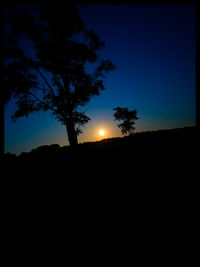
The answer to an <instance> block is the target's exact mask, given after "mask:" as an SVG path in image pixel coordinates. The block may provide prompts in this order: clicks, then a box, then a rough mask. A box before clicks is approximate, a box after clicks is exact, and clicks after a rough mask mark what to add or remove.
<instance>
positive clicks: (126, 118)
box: [113, 107, 138, 134]
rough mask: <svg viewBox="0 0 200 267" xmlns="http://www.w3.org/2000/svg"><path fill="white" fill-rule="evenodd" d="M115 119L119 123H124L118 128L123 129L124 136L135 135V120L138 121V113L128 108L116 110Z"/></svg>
mask: <svg viewBox="0 0 200 267" xmlns="http://www.w3.org/2000/svg"><path fill="white" fill-rule="evenodd" d="M113 110H115V113H114V118H115V120H117V121H122V123H120V124H118V127H119V128H120V129H121V132H122V134H127V133H129V134H133V133H134V130H135V127H134V125H135V120H137V119H138V117H137V111H136V109H134V110H128V108H120V107H117V108H114V109H113Z"/></svg>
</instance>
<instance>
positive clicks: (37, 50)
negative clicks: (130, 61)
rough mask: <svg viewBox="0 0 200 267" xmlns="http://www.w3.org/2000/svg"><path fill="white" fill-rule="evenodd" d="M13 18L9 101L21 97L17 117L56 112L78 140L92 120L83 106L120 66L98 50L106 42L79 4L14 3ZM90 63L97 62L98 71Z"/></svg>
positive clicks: (8, 49)
mask: <svg viewBox="0 0 200 267" xmlns="http://www.w3.org/2000/svg"><path fill="white" fill-rule="evenodd" d="M7 22H8V24H9V26H10V30H9V31H8V32H7V33H6V38H5V75H4V82H5V89H4V96H5V97H4V102H6V101H8V100H9V99H10V97H11V96H14V97H16V99H17V102H16V104H17V110H16V112H15V113H14V114H13V116H12V118H13V120H15V119H17V118H19V117H21V116H28V115H29V114H30V113H31V112H37V111H41V110H42V111H47V110H50V111H51V112H52V114H53V115H54V117H55V118H56V119H57V120H58V121H60V122H61V123H62V124H64V125H65V126H66V128H67V133H68V139H69V142H70V144H76V143H77V134H78V133H80V132H81V128H80V127H81V126H83V125H84V124H85V123H87V122H88V120H89V119H90V118H89V117H88V116H86V115H85V113H84V112H83V111H80V107H81V106H84V105H86V104H87V103H88V102H89V101H90V99H91V97H92V96H95V95H99V94H100V91H102V90H104V89H105V87H104V83H103V79H104V78H105V74H106V73H108V72H109V71H111V70H114V69H115V66H114V65H113V63H112V62H111V61H110V60H109V59H102V58H100V56H99V54H98V51H99V50H100V49H101V48H102V47H103V46H104V45H105V43H104V42H103V41H101V40H100V39H99V37H98V36H97V35H96V34H95V33H94V31H93V30H88V29H87V28H86V26H85V25H84V23H83V21H82V20H81V18H80V15H79V12H78V9H77V8H76V7H75V6H73V5H67V4H60V5H54V4H48V5H46V4H40V5H39V4H31V5H30V4H27V5H26V4H24V5H19V6H16V5H12V6H10V7H9V8H8V10H7ZM88 63H90V64H93V65H95V67H94V69H93V72H89V71H88V70H87V64H88Z"/></svg>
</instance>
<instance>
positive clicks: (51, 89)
mask: <svg viewBox="0 0 200 267" xmlns="http://www.w3.org/2000/svg"><path fill="white" fill-rule="evenodd" d="M35 70H36V71H37V72H38V73H39V74H40V76H41V77H42V79H43V80H44V81H45V83H46V85H47V86H48V87H49V89H50V91H51V93H52V95H53V96H55V93H54V91H53V88H52V87H51V86H50V84H49V83H48V81H47V79H46V78H45V77H44V75H43V74H42V72H41V71H40V70H39V69H38V68H36V67H35Z"/></svg>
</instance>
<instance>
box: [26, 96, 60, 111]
mask: <svg viewBox="0 0 200 267" xmlns="http://www.w3.org/2000/svg"><path fill="white" fill-rule="evenodd" d="M29 95H31V96H33V97H35V99H37V101H39V102H40V103H42V104H44V105H46V106H48V108H49V109H51V110H53V111H54V112H57V110H56V109H54V108H53V107H51V106H50V105H49V104H47V103H46V102H44V101H42V100H41V99H40V98H39V97H37V96H36V95H34V94H33V93H31V92H29Z"/></svg>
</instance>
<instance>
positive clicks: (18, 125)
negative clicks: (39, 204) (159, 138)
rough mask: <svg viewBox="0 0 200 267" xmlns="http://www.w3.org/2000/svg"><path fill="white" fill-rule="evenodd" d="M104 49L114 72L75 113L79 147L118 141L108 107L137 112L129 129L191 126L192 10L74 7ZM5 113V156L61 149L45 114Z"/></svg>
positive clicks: (63, 137)
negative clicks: (82, 122) (80, 114)
mask: <svg viewBox="0 0 200 267" xmlns="http://www.w3.org/2000/svg"><path fill="white" fill-rule="evenodd" d="M77 7H78V8H79V11H80V15H81V17H82V19H83V21H84V22H85V24H86V25H87V26H88V28H89V29H93V30H94V31H95V32H96V33H97V34H98V35H99V37H100V39H101V40H104V41H105V42H106V46H105V48H104V49H102V51H101V52H100V55H102V57H103V58H108V59H110V60H111V61H112V62H113V63H114V64H116V65H117V69H116V70H115V71H113V72H111V73H110V74H108V76H107V78H106V79H105V86H106V90H105V91H103V92H101V95H100V96H97V97H94V98H92V99H91V101H90V103H89V104H88V105H87V106H85V107H84V108H83V110H84V111H85V112H86V115H88V116H89V117H90V118H91V121H90V122H89V123H88V124H87V125H86V126H85V127H84V132H83V134H81V135H80V136H79V142H84V141H96V140H99V139H100V137H99V136H98V130H99V129H101V128H103V129H105V131H106V136H105V138H106V137H116V136H121V132H120V130H119V129H118V127H117V126H116V122H115V121H114V119H113V110H112V109H113V108H114V107H117V106H120V107H128V108H130V109H137V111H138V117H139V120H138V121H136V131H147V130H156V129H170V128H178V127H183V126H192V125H195V110H196V108H195V92H196V83H195V79H196V73H195V71H196V69H195V58H196V52H195V51H196V48H195V43H196V40H195V33H196V29H195V7H194V6H193V5H118V4H116V5H85V4H84V5H77ZM14 108H15V105H14V101H13V100H11V101H10V102H9V103H8V104H7V105H6V107H5V151H6V152H12V153H16V154H19V153H21V152H24V151H30V150H31V149H33V148H36V147H37V146H40V145H45V144H53V143H54V144H55V143H58V144H60V145H67V144H68V141H67V133H66V129H65V127H64V126H62V125H60V124H59V122H57V121H56V120H55V119H54V118H53V117H52V116H51V113H50V112H47V113H42V112H39V113H35V114H31V115H30V116H29V117H28V118H20V119H18V120H17V121H16V122H15V123H14V122H12V121H11V119H10V116H11V115H12V114H13V111H14Z"/></svg>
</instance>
